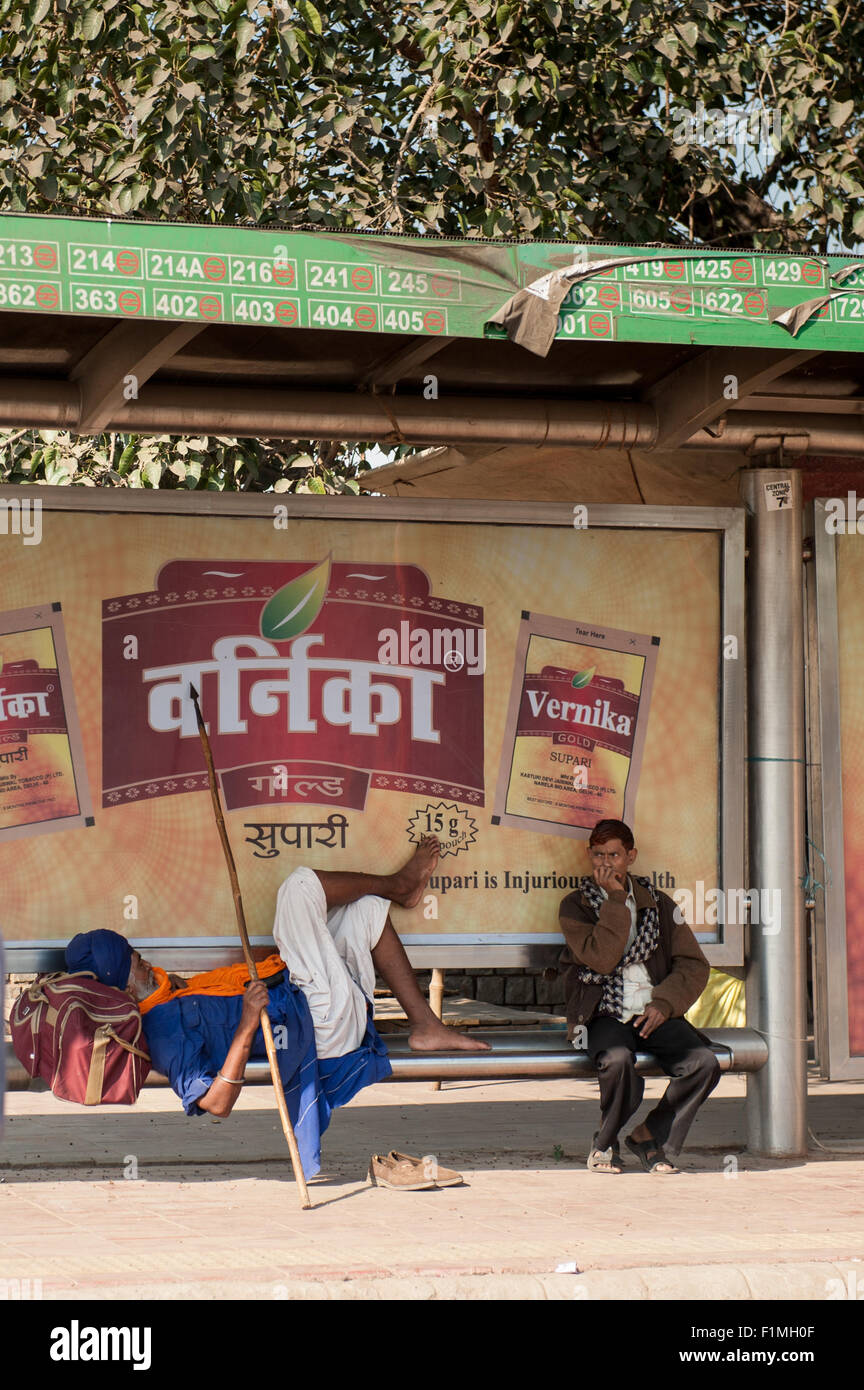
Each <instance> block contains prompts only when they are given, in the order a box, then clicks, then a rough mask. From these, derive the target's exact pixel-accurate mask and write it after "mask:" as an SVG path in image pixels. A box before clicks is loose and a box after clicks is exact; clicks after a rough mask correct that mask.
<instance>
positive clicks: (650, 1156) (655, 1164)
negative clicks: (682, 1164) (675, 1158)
mask: <svg viewBox="0 0 864 1390" xmlns="http://www.w3.org/2000/svg"><path fill="white" fill-rule="evenodd" d="M624 1143H625V1144H626V1145H627V1147H628V1149H629V1150H630V1152H631V1153H634V1154H635V1155H636V1157H637V1158H638V1160H639V1162H640V1163H641V1164H642V1167H643V1168H644V1169H645V1172H646V1173H660V1174H661V1176H662V1177H671V1176H672V1174H673V1173H680V1172H681V1169H680V1168H676V1167H675V1164H674V1163H673V1162H672V1160H671V1158H667V1157H666V1155H665V1153H664V1152H663V1149H662V1147H661V1145H660V1144H658V1143H657V1141H656V1139H634V1138H633V1136H632V1135H629V1136H628V1137H627V1138H626V1139H625V1140H624ZM664 1163H665V1165H666V1167H667V1169H668V1170H669V1171H668V1173H663V1171H662V1167H663V1164H664Z"/></svg>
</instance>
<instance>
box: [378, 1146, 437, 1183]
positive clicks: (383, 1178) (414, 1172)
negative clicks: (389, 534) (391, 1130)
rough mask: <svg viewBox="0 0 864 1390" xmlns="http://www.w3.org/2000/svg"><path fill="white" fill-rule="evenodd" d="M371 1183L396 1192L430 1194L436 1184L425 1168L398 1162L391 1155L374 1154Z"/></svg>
mask: <svg viewBox="0 0 864 1390" xmlns="http://www.w3.org/2000/svg"><path fill="white" fill-rule="evenodd" d="M369 1181H370V1182H371V1184H372V1186H373V1187H390V1188H392V1189H393V1191H394V1192H428V1191H430V1190H431V1189H432V1188H434V1186H435V1184H434V1182H433V1181H432V1179H431V1178H427V1177H426V1176H425V1174H424V1172H423V1168H422V1166H421V1167H419V1168H418V1167H417V1164H416V1163H410V1162H409V1161H408V1160H406V1159H403V1160H402V1161H401V1162H396V1161H395V1160H394V1158H393V1156H392V1155H391V1154H373V1155H372V1157H371V1158H370V1160H369Z"/></svg>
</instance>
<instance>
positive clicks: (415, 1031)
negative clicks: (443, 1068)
mask: <svg viewBox="0 0 864 1390" xmlns="http://www.w3.org/2000/svg"><path fill="white" fill-rule="evenodd" d="M408 1046H409V1047H410V1048H411V1051H412V1052H491V1051H492V1049H491V1047H490V1046H489V1044H488V1043H486V1042H481V1041H480V1039H479V1038H470V1037H469V1036H468V1034H467V1033H457V1031H456V1029H455V1028H448V1027H447V1025H446V1024H445V1023H439V1021H438V1019H437V1018H433V1019H432V1021H431V1022H429V1023H418V1025H417V1026H416V1028H412V1029H411V1032H410V1033H409V1034H408Z"/></svg>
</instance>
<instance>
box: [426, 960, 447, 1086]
mask: <svg viewBox="0 0 864 1390" xmlns="http://www.w3.org/2000/svg"><path fill="white" fill-rule="evenodd" d="M429 1008H430V1009H431V1010H432V1012H433V1014H434V1015H435V1017H436V1018H440V1017H441V1015H442V1013H443V1011H444V971H443V970H433V971H432V976H431V978H430V980H429ZM431 1089H432V1090H433V1091H440V1090H441V1082H440V1081H433V1082H432V1087H431Z"/></svg>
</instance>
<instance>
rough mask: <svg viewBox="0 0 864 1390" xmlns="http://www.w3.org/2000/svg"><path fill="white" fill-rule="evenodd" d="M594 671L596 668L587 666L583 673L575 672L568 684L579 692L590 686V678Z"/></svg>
mask: <svg viewBox="0 0 864 1390" xmlns="http://www.w3.org/2000/svg"><path fill="white" fill-rule="evenodd" d="M596 670H597V667H596V666H589V667H587V669H586V670H584V671H577V672H576V674H575V676H574V677H573V679H572V681H571V682H570V684H571V685H572V686H574V688H575V689H576V690H581V689H582V687H583V686H585V685H590V684H591V678H592V676H593V675H594V672H595V671H596Z"/></svg>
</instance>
